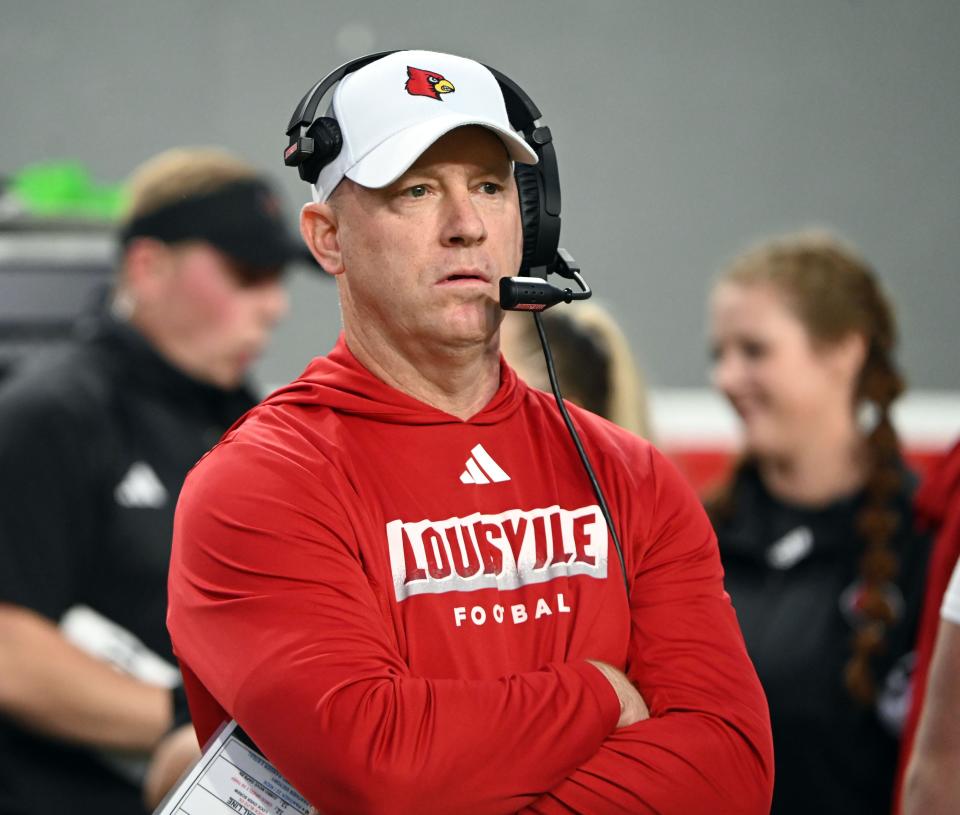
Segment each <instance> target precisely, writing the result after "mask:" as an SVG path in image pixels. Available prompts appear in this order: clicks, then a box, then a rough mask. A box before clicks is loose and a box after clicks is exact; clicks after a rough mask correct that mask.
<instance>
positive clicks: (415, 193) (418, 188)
mask: <svg viewBox="0 0 960 815" xmlns="http://www.w3.org/2000/svg"><path fill="white" fill-rule="evenodd" d="M406 194H407V195H409V196H410V197H411V198H423V196H425V195H426V194H427V188H426V187H425V186H424V185H423V184H416V185H414V186H413V187H408V188H407V189H406Z"/></svg>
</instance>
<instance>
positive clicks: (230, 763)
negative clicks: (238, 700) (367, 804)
mask: <svg viewBox="0 0 960 815" xmlns="http://www.w3.org/2000/svg"><path fill="white" fill-rule="evenodd" d="M226 813H234V814H235V813H240V815H320V813H319V812H318V811H317V810H316V809H314V808H313V807H312V806H310V804H309V803H307V800H306V799H305V798H304V797H303V796H302V795H301V794H300V793H299V792H297V791H296V790H295V789H294V788H293V787H292V786H291V785H290V783H289V782H288V781H287V780H286V779H285V778H284V777H283V776H282V775H280V773H279V772H277V770H276V768H275V767H274V766H273V765H272V764H271V763H270V762H269V761H267V760H266V759H265V758H264V757H263V756H262V755H261V754H260V753H259V752H258V751H257V750H256V749H255V748H254V747H252V746H251V744H250V743H249V740H248V739H245V737H244V736H243V734H242V731H241V730H240V728H239V727H237V723H236V721H231V722H230V723H229V724H227V725H225V726H224V727H223V729H222V730H221V731H220V732H219V733H218V734H217V735H216V736H215V737H214V738H213V739H212V740H211V741H210V743H209V745H208V746H207V748H206V749H205V750H204V751H203V755H202V756H201V757H200V760H199V761H198V762H197V764H196V765H195V766H194V768H193V769H192V770H191V771H190V772H189V773H188V774H187V775H186V777H185V778H184V779H183V780H182V781H181V782H180V783H179V784H177V786H176V787H175V788H174V790H173V791H172V792H171V793H170V794H169V795H168V796H167V798H166V799H165V800H164V802H163V803H162V804H160V806H159V807H158V808H157V809H156V811H155V812H154V815H226Z"/></svg>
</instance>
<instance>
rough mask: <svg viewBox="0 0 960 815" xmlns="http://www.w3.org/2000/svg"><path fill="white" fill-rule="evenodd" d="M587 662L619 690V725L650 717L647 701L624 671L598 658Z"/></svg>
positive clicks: (625, 725)
mask: <svg viewBox="0 0 960 815" xmlns="http://www.w3.org/2000/svg"><path fill="white" fill-rule="evenodd" d="M587 662H589V663H590V664H591V665H593V666H594V667H595V668H596V669H597V670H598V671H600V673H602V674H603V675H604V676H605V677H606V678H607V681H608V682H609V683H610V684H611V685H613V689H614V690H615V691H616V692H617V698H618V699H619V700H620V719H619V721H617V727H627V726H628V725H631V724H635V723H636V722H642V721H643V720H644V719H649V718H650V711H649V710H648V709H647V703H646V702H644V701H643V697H642V696H641V695H640V691H638V690H637V689H636V688H635V687H634V686H633V683H632V682H631V681H630V680H629V679H627V675H626V674H625V673H624V672H623V671H618V670H617V669H616V668H614V667H613V666H612V665H608V664H607V663H606V662H600V661H598V660H596V659H588V660H587Z"/></svg>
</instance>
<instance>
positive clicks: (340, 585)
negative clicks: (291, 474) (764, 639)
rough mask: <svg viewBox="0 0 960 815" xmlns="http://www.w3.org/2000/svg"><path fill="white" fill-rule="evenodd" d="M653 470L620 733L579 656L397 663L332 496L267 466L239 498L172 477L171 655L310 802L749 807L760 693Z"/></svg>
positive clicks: (694, 522)
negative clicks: (424, 666) (298, 492)
mask: <svg viewBox="0 0 960 815" xmlns="http://www.w3.org/2000/svg"><path fill="white" fill-rule="evenodd" d="M231 455H232V454H224V453H223V448H221V462H222V463H221V466H224V467H225V468H227V469H228V470H232V471H234V472H237V471H238V469H237V461H236V460H233V461H231ZM248 455H249V451H248ZM244 460H245V461H247V460H246V458H245V459H244ZM247 463H248V464H249V461H247ZM270 469H271V468H270V467H266V468H264V470H263V471H262V472H267V473H269V472H270ZM239 471H240V472H242V471H243V470H242V469H241V470H239ZM664 478H665V479H668V480H669V481H670V483H669V484H668V485H665V487H664V496H665V497H664V501H665V502H666V504H665V505H664V506H663V507H662V516H663V524H662V529H660V530H659V532H658V534H657V538H656V541H655V542H654V543H653V544H652V545H651V547H650V549H649V551H648V552H646V553H645V556H644V558H643V559H642V563H641V565H640V567H639V568H637V569H636V571H635V574H634V580H633V589H632V596H633V597H634V606H633V609H632V614H633V634H632V637H631V643H630V649H629V662H628V665H627V666H618V667H626V668H627V674H628V675H629V677H630V680H631V681H632V682H633V683H634V684H635V686H636V687H638V688H639V689H640V691H641V692H642V694H643V696H644V699H646V701H647V702H648V704H649V707H650V711H651V714H652V717H651V718H650V719H649V720H646V721H638V722H636V723H635V724H631V725H629V726H626V727H622V728H619V729H618V728H617V724H618V718H619V716H620V714H621V704H620V701H621V697H622V694H621V696H618V694H617V693H616V692H615V691H614V687H613V685H612V684H611V682H610V681H609V679H608V678H607V677H606V676H605V675H604V674H603V673H602V672H601V671H599V670H597V667H596V666H595V665H591V664H588V662H587V661H586V660H571V661H568V662H562V663H552V664H548V665H544V666H543V667H542V668H540V669H539V670H535V671H526V672H522V673H516V674H513V675H510V676H504V677H500V678H497V679H482V680H467V679H455V678H449V679H426V678H423V677H420V676H416V675H414V674H413V673H412V672H411V671H410V669H409V667H408V666H407V665H406V664H405V662H404V661H403V659H402V658H401V657H400V654H399V653H398V650H397V646H396V642H395V640H394V638H393V635H392V632H391V630H390V626H389V623H388V622H387V620H388V619H389V616H388V614H387V613H386V610H385V609H384V608H383V607H382V606H381V603H382V600H381V599H378V594H377V592H376V591H375V590H374V587H372V586H371V584H370V578H369V576H368V574H367V572H366V571H365V568H364V564H363V562H362V556H361V554H360V553H359V552H358V551H357V550H356V549H355V548H352V547H351V546H350V545H348V544H346V543H345V541H348V540H349V538H350V530H349V529H347V528H345V527H344V526H343V525H342V524H341V522H340V521H338V520H337V519H338V518H339V517H341V516H342V510H341V508H340V507H339V506H338V505H337V503H336V502H334V501H331V502H330V503H329V504H328V505H324V504H323V503H322V501H321V499H319V498H318V499H317V501H321V503H317V504H314V505H312V506H310V507H308V508H305V507H304V506H303V505H302V504H301V503H298V502H297V501H295V500H294V499H292V498H290V497H288V490H284V489H283V488H282V487H281V486H280V485H279V484H278V485H271V484H270V483H268V482H269V480H270V477H269V476H267V482H264V481H258V490H257V493H258V494H257V496H256V497H255V498H254V497H253V496H249V495H248V496H247V497H245V495H244V493H243V492H242V491H232V490H229V489H228V490H224V489H222V485H217V484H216V483H215V481H208V480H204V479H201V480H199V481H198V482H197V483H195V484H193V485H191V486H190V488H189V489H187V490H185V492H184V495H183V497H182V498H181V506H180V508H179V509H178V515H177V523H176V532H175V545H174V557H173V571H172V577H171V585H170V600H171V611H170V617H169V624H170V629H171V632H172V634H173V638H174V644H175V647H176V649H177V652H178V656H179V657H180V659H181V660H182V662H183V663H184V664H185V666H188V668H189V671H185V674H187V675H190V674H196V676H197V677H199V679H200V680H201V681H202V683H203V685H204V686H205V688H206V690H207V691H208V692H209V693H210V695H211V696H212V698H213V699H214V700H216V703H218V704H219V705H220V706H221V707H222V708H223V709H224V710H227V711H230V713H231V714H232V715H233V716H234V717H235V718H236V719H237V720H238V721H239V722H240V723H241V725H242V726H243V727H244V728H245V729H246V731H247V732H248V733H249V734H250V735H251V737H252V738H253V739H254V741H256V742H257V744H258V745H259V746H260V747H261V749H263V750H264V751H265V753H266V754H267V755H268V756H269V757H270V758H271V760H272V761H273V762H274V763H275V764H276V765H277V766H278V768H279V769H280V770H281V771H282V772H283V773H284V774H285V775H286V776H287V777H288V778H289V779H290V780H291V781H292V783H293V784H294V785H295V786H297V788H298V789H300V791H301V792H302V793H303V794H304V795H306V796H307V798H308V799H310V800H312V801H314V802H315V803H316V804H317V805H318V806H320V807H321V808H322V809H323V811H324V812H327V813H337V812H378V813H402V812H419V813H429V812H437V813H440V812H463V813H490V814H491V815H493V814H494V813H512V812H517V811H520V810H523V809H524V808H525V807H526V808H528V810H527V811H529V812H543V813H549V812H570V811H579V812H591V813H604V812H616V811H630V812H645V811H648V812H655V811H660V812H663V811H669V812H679V811H683V812H687V813H697V812H712V813H716V812H730V813H733V812H743V813H759V812H763V811H766V809H767V808H768V807H769V797H770V791H771V786H772V778H771V776H772V769H771V766H772V751H771V747H770V736H769V724H768V722H767V718H766V709H765V704H764V699H763V695H762V692H761V691H760V688H759V684H758V683H757V680H756V677H755V674H754V673H753V669H752V667H751V666H750V664H749V660H748V659H747V657H746V653H745V650H744V647H743V643H742V639H741V638H740V635H739V630H738V629H737V626H736V622H735V618H734V615H733V611H732V609H731V608H730V605H729V602H728V600H727V599H726V596H725V595H724V593H723V590H722V585H721V577H720V574H721V573H720V567H719V560H718V556H717V553H716V545H715V542H714V540H713V537H712V533H711V531H710V528H709V524H708V522H707V521H706V519H705V518H703V516H702V512H700V510H699V505H698V504H697V503H696V499H695V498H693V496H692V494H690V493H688V492H687V491H686V489H685V488H684V487H682V486H680V485H679V483H674V480H676V482H679V476H677V475H676V474H675V473H673V472H672V470H667V471H666V472H665V475H664ZM225 495H229V496H232V497H228V498H226V499H225V498H224V496H225ZM211 506H216V509H215V510H214V511H211V510H210V507H211ZM280 517H283V518H284V529H283V535H282V537H283V542H282V553H283V554H282V555H281V554H280V553H279V552H280V550H279V548H278V547H279V541H278V539H277V537H276V535H275V532H273V531H272V530H273V529H274V527H275V524H276V520H277V519H278V518H280ZM225 535H226V537H227V538H228V539H229V546H224V543H223V541H224V540H225ZM185 541H189V545H184V543H185ZM224 664H226V665H227V666H228V668H227V669H225V668H224ZM188 690H189V685H188ZM206 735H207V734H206V733H201V739H203V738H204V737H205V736H206Z"/></svg>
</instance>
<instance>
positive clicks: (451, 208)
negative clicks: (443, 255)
mask: <svg viewBox="0 0 960 815" xmlns="http://www.w3.org/2000/svg"><path fill="white" fill-rule="evenodd" d="M443 208H444V209H443V213H444V214H443V219H444V220H443V233H442V240H443V243H444V245H445V246H473V245H475V244H478V243H482V242H483V241H484V240H485V239H486V237H487V226H486V224H485V223H484V220H483V217H482V216H481V214H480V212H479V210H478V208H477V205H476V202H475V201H474V200H473V197H472V196H471V194H470V191H469V190H462V191H457V192H454V193H448V194H447V195H446V196H445V198H444V202H443Z"/></svg>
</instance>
